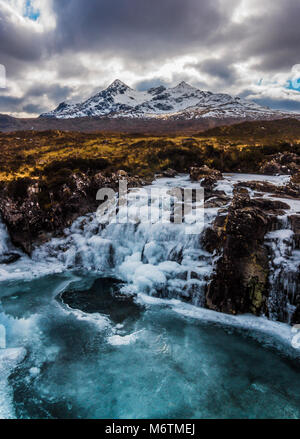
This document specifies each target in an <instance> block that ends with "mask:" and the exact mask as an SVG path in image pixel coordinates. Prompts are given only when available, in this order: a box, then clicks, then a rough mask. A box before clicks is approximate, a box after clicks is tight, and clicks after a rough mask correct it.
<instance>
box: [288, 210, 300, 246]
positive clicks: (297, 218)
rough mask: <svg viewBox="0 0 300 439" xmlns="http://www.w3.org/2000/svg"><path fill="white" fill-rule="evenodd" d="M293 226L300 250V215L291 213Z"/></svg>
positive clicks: (290, 218)
mask: <svg viewBox="0 0 300 439" xmlns="http://www.w3.org/2000/svg"><path fill="white" fill-rule="evenodd" d="M289 220H290V223H291V228H292V230H293V232H294V233H295V236H294V241H295V247H296V249H298V250H300V215H291V216H290V217H289Z"/></svg>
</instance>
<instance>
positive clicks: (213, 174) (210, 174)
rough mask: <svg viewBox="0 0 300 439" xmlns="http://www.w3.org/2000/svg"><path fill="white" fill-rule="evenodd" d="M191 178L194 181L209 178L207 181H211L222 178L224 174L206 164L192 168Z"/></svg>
mask: <svg viewBox="0 0 300 439" xmlns="http://www.w3.org/2000/svg"><path fill="white" fill-rule="evenodd" d="M190 178H191V180H192V181H200V180H202V179H208V180H206V181H207V182H211V181H214V182H216V181H217V180H222V179H223V175H222V173H221V172H220V171H218V170H216V169H211V168H209V167H208V166H206V165H205V166H202V167H200V168H198V167H193V168H191V169H190ZM206 184H207V183H206Z"/></svg>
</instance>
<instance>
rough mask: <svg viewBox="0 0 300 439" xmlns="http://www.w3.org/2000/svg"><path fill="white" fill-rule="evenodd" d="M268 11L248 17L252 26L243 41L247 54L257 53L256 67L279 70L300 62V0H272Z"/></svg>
mask: <svg viewBox="0 0 300 439" xmlns="http://www.w3.org/2000/svg"><path fill="white" fill-rule="evenodd" d="M268 5H269V7H268V8H267V7H266V12H265V14H263V15H261V16H259V17H258V16H256V17H253V18H251V19H249V20H247V21H246V26H247V29H251V31H252V32H251V33H249V34H248V38H247V39H246V40H245V41H244V42H243V46H244V48H245V56H258V57H260V61H259V63H258V64H257V65H255V67H254V68H256V69H260V70H262V71H278V70H282V69H283V70H284V69H286V68H288V69H289V68H291V67H292V66H293V65H294V64H297V63H299V59H300V53H299V44H300V26H299V17H300V1H299V0H284V1H273V2H272V3H269V4H268Z"/></svg>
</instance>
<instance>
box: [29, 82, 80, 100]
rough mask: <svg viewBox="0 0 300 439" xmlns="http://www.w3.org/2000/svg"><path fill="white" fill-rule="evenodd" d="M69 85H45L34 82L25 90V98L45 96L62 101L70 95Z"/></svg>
mask: <svg viewBox="0 0 300 439" xmlns="http://www.w3.org/2000/svg"><path fill="white" fill-rule="evenodd" d="M71 92H72V88H71V87H66V86H61V85H60V84H50V85H45V84H43V83H39V84H35V85H34V86H32V87H31V88H29V90H28V91H27V92H26V98H34V97H41V96H44V95H47V97H48V98H49V99H51V100H54V101H63V100H65V99H66V98H68V97H69V96H70V94H71Z"/></svg>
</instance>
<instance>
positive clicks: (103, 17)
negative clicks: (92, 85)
mask: <svg viewBox="0 0 300 439" xmlns="http://www.w3.org/2000/svg"><path fill="white" fill-rule="evenodd" d="M219 4H220V2H219V1H215V2H207V1H206V0H205V1H204V0H185V1H182V0H152V1H148V0H147V1H142V0H114V1H107V0H89V1H88V2H83V1H82V0H72V1H69V0H53V5H54V10H55V12H56V16H57V24H58V25H57V31H56V36H57V40H56V44H58V45H59V48H60V49H63V48H71V47H72V48H74V49H75V50H79V51H86V50H99V49H100V50H104V51H111V52H114V51H116V53H115V54H116V55H122V54H130V55H131V56H132V57H140V58H142V57H144V56H146V57H147V56H149V55H151V56H154V57H159V56H162V55H171V54H173V55H174V54H178V53H179V52H180V53H181V52H182V51H186V50H187V49H188V50H189V51H190V50H192V49H193V48H195V47H196V46H197V47H199V43H201V45H202V44H204V43H205V42H207V41H208V40H209V39H210V37H211V36H212V35H214V34H215V32H217V31H218V29H221V28H222V27H224V26H225V25H226V24H227V22H228V17H227V16H226V15H224V14H222V12H221V9H220V7H219Z"/></svg>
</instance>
